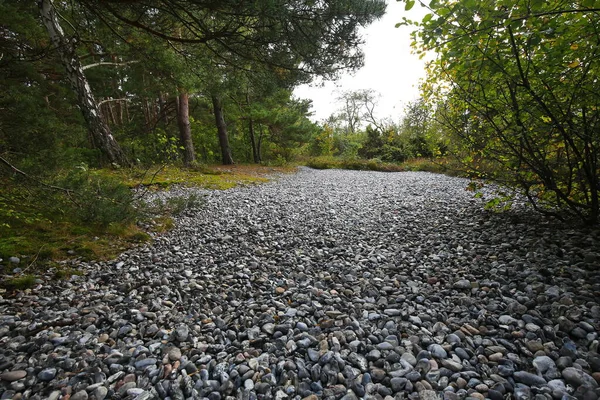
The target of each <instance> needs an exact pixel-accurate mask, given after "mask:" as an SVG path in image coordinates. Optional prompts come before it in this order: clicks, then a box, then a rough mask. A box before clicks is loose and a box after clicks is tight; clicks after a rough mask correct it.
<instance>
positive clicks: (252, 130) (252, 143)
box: [246, 92, 260, 164]
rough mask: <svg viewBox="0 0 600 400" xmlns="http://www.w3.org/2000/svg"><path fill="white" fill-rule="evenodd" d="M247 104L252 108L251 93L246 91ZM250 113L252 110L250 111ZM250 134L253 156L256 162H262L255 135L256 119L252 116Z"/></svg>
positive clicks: (249, 127) (249, 120) (250, 117)
mask: <svg viewBox="0 0 600 400" xmlns="http://www.w3.org/2000/svg"><path fill="white" fill-rule="evenodd" d="M246 104H247V105H248V109H250V95H249V94H248V92H246ZM248 114H250V112H248ZM248 134H249V136H250V145H251V146H252V158H253V159H254V162H255V163H256V164H259V163H260V153H259V152H258V149H257V148H256V136H255V135H254V120H253V119H252V116H250V115H249V116H248Z"/></svg>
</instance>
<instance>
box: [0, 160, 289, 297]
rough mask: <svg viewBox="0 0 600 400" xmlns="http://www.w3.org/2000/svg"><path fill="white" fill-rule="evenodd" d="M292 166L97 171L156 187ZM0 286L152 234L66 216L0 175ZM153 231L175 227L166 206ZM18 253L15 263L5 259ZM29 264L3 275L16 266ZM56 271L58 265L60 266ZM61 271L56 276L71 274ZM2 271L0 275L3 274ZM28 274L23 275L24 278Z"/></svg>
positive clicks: (231, 183)
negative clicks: (20, 270) (56, 262)
mask: <svg viewBox="0 0 600 400" xmlns="http://www.w3.org/2000/svg"><path fill="white" fill-rule="evenodd" d="M293 170H294V169H293V168H291V167H287V168H286V167H263V166H254V165H232V166H215V167H196V168H190V169H182V168H177V167H174V166H166V167H160V166H155V167H151V168H147V169H123V170H99V171H96V172H97V173H99V174H106V175H109V176H112V177H117V178H118V179H119V180H121V181H122V182H123V183H124V184H126V185H127V186H129V187H132V188H133V187H138V186H140V185H143V186H145V187H149V188H151V189H154V190H162V189H167V188H169V187H170V186H172V185H185V186H196V187H201V188H207V189H220V190H221V189H230V188H233V187H235V186H238V185H249V184H259V183H262V182H266V181H267V180H268V178H267V177H268V175H269V174H273V173H285V172H292V171H293ZM0 185H1V186H2V187H3V189H2V192H1V193H0V259H2V261H0V287H4V288H5V289H20V288H24V287H27V286H30V285H32V284H33V283H34V282H35V279H32V278H30V277H31V276H35V274H36V273H37V272H41V271H46V270H47V269H48V268H54V267H55V265H56V264H55V263H54V261H56V260H65V259H71V258H80V259H82V260H109V259H113V258H115V257H116V256H117V255H118V254H120V253H121V252H123V251H124V250H126V249H128V248H131V247H132V246H135V245H137V244H139V243H142V242H145V241H148V240H150V237H151V236H150V235H149V233H148V232H145V231H144V230H143V229H142V228H140V227H139V226H138V225H137V224H135V223H126V224H120V223H111V224H109V225H108V226H95V225H93V224H88V223H83V222H78V221H77V220H73V219H72V218H68V215H59V214H56V213H55V210H53V211H52V212H50V211H48V210H46V209H45V208H44V206H43V204H39V199H37V200H36V198H35V197H33V196H29V195H28V193H27V190H26V186H22V185H21V186H18V185H15V184H14V183H13V181H11V179H8V178H6V177H5V178H2V177H0ZM149 226H151V227H152V228H151V230H152V231H154V232H158V233H161V232H166V231H168V230H170V229H172V227H173V226H174V222H173V219H172V216H171V215H170V214H169V210H168V209H165V210H164V212H163V214H162V215H158V216H155V217H154V218H153V221H152V223H151V224H149ZM10 257H18V258H19V259H20V263H19V264H18V265H15V264H11V263H10V262H9V258H10ZM16 267H18V268H21V269H25V268H27V271H26V272H27V275H25V273H24V272H23V273H21V274H20V275H17V276H12V277H10V278H7V276H8V275H9V274H12V273H13V270H14V268H16ZM59 271H60V270H59ZM72 274H73V271H62V272H59V273H57V274H56V277H57V278H62V277H65V276H70V275H72ZM2 276H4V279H2ZM25 278H27V279H25Z"/></svg>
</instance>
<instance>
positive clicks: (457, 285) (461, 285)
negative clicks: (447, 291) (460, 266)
mask: <svg viewBox="0 0 600 400" xmlns="http://www.w3.org/2000/svg"><path fill="white" fill-rule="evenodd" d="M452 287H453V288H454V289H459V290H465V289H471V282H470V281H469V280H468V279H459V280H458V281H456V282H454V283H453V284H452Z"/></svg>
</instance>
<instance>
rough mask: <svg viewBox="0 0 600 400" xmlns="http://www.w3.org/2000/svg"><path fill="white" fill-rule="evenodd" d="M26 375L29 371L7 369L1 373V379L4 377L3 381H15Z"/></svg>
mask: <svg viewBox="0 0 600 400" xmlns="http://www.w3.org/2000/svg"><path fill="white" fill-rule="evenodd" d="M26 376H27V371H24V370H22V369H19V370H14V371H7V372H3V373H1V374H0V379H2V380H3V381H8V382H14V381H18V380H19V379H23V378H25V377H26Z"/></svg>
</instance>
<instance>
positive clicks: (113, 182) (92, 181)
mask: <svg viewBox="0 0 600 400" xmlns="http://www.w3.org/2000/svg"><path fill="white" fill-rule="evenodd" d="M54 185H55V186H58V187H61V188H64V189H65V190H67V191H69V192H68V193H67V192H55V193H54V195H53V196H52V197H53V204H54V208H55V210H56V212H57V213H61V214H63V215H65V217H66V218H74V219H76V220H81V221H84V222H87V223H90V224H93V225H98V226H103V227H106V226H108V225H110V224H111V223H117V222H118V223H121V224H126V223H129V222H133V221H134V220H135V219H136V218H137V217H138V215H137V213H136V209H135V207H134V196H133V193H132V192H131V189H130V188H129V187H128V186H126V185H124V184H123V183H122V182H121V181H120V180H119V179H117V178H115V177H112V176H106V175H103V174H100V173H98V172H95V171H92V170H90V169H88V168H87V167H85V166H79V167H76V168H74V169H72V170H71V171H69V172H68V173H67V174H66V175H65V176H63V177H59V178H58V179H56V180H55V182H54Z"/></svg>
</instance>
